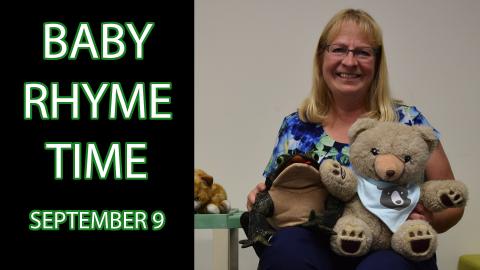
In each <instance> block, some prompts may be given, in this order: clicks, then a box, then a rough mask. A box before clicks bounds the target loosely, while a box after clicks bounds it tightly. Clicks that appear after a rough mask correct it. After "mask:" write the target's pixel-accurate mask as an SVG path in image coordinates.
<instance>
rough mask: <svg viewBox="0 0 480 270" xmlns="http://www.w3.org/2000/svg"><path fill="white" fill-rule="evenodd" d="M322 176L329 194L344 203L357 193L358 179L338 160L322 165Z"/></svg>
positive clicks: (326, 161) (328, 161)
mask: <svg viewBox="0 0 480 270" xmlns="http://www.w3.org/2000/svg"><path fill="white" fill-rule="evenodd" d="M320 175H321V178H322V182H323V184H324V185H325V187H326V188H327V190H328V192H330V194H332V195H333V196H335V197H336V198H338V199H340V200H342V201H344V202H347V201H350V200H351V199H352V198H353V196H354V195H355V194H356V193H357V177H356V176H355V174H354V173H353V172H352V170H350V169H349V168H347V167H344V166H342V165H340V163H339V162H338V161H336V160H331V159H329V160H325V161H324V162H323V163H322V164H321V165H320Z"/></svg>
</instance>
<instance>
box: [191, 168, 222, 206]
mask: <svg viewBox="0 0 480 270" xmlns="http://www.w3.org/2000/svg"><path fill="white" fill-rule="evenodd" d="M193 182H194V195H193V209H194V211H195V213H201V214H206V213H211V214H220V213H222V214H223V213H228V212H229V211H230V202H229V201H228V200H227V193H226V192H225V189H224V188H223V187H222V186H221V185H219V184H217V183H213V177H212V176H211V175H209V174H207V173H206V172H205V171H203V170H201V169H195V171H194V180H193Z"/></svg>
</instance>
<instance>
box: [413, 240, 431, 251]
mask: <svg viewBox="0 0 480 270" xmlns="http://www.w3.org/2000/svg"><path fill="white" fill-rule="evenodd" d="M410 247H411V248H412V251H413V252H415V253H424V252H425V251H427V250H428V248H429V247H430V239H420V240H412V241H411V242H410Z"/></svg>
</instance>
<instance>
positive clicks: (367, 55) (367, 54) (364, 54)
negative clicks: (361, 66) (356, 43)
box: [355, 49, 372, 57]
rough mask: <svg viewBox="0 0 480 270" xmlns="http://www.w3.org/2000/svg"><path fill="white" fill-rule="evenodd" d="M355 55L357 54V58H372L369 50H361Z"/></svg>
mask: <svg viewBox="0 0 480 270" xmlns="http://www.w3.org/2000/svg"><path fill="white" fill-rule="evenodd" d="M355 54H357V55H358V56H363V57H370V56H372V53H371V52H370V51H369V50H363V49H359V50H356V51H355Z"/></svg>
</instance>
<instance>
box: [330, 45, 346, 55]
mask: <svg viewBox="0 0 480 270" xmlns="http://www.w3.org/2000/svg"><path fill="white" fill-rule="evenodd" d="M328 49H329V52H330V53H332V54H333V55H335V56H344V55H346V54H347V53H348V48H347V47H345V46H341V45H335V44H334V45H330V46H328Z"/></svg>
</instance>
